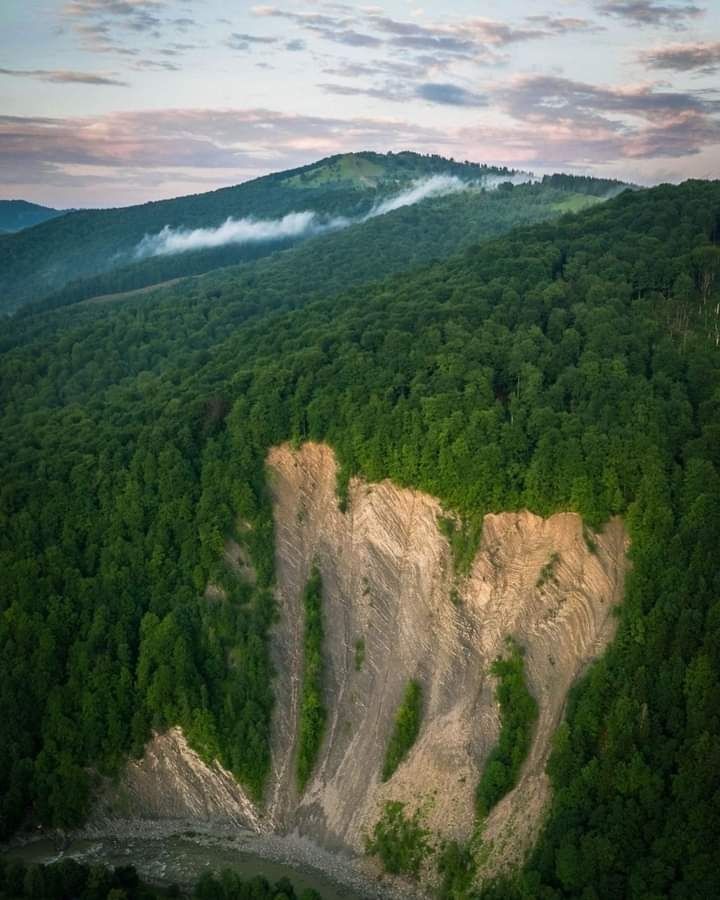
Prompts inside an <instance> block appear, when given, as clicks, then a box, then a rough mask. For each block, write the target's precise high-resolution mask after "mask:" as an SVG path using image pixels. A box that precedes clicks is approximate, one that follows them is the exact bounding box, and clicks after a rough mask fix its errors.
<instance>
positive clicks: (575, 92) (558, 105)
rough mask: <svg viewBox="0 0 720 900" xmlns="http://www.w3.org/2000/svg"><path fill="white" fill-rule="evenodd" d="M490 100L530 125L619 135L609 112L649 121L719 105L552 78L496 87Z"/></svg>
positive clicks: (648, 88)
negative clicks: (598, 128)
mask: <svg viewBox="0 0 720 900" xmlns="http://www.w3.org/2000/svg"><path fill="white" fill-rule="evenodd" d="M493 96H494V97H495V99H497V100H498V101H499V102H500V104H501V105H502V106H503V108H504V109H505V111H506V112H508V113H509V114H510V115H512V116H513V118H515V119H520V120H522V121H525V122H528V123H535V122H538V121H548V122H560V121H566V122H568V121H571V122H574V123H577V124H583V125H603V126H605V127H608V128H611V129H613V130H617V131H622V130H626V126H624V125H623V124H622V122H619V121H617V120H614V119H610V118H609V117H608V114H618V115H620V116H622V115H630V116H639V117H640V118H643V119H647V120H649V119H652V118H656V119H657V117H663V116H671V117H672V116H676V115H680V114H684V113H688V112H692V113H695V114H697V115H703V116H710V115H714V114H716V113H718V112H720V103H718V101H715V100H709V99H707V98H706V97H705V96H704V95H702V94H697V93H691V92H683V91H659V90H656V89H655V87H654V86H653V85H639V86H633V85H628V86H622V87H603V86H601V85H594V84H587V83H585V82H580V81H573V80H571V79H568V78H560V77H556V76H550V75H538V76H521V77H518V78H514V79H512V80H511V81H510V82H509V83H507V84H505V85H502V86H499V87H497V88H496V89H495V90H494V91H493Z"/></svg>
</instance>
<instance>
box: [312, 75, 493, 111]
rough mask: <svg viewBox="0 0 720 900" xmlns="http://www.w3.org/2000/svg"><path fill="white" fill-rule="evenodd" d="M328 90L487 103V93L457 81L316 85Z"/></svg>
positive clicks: (352, 94)
mask: <svg viewBox="0 0 720 900" xmlns="http://www.w3.org/2000/svg"><path fill="white" fill-rule="evenodd" d="M318 86H319V87H321V88H322V89H323V90H324V91H326V92H327V93H329V94H338V95H339V96H341V97H373V98H374V99H376V100H385V101H388V102H391V103H407V102H409V101H411V100H424V101H425V102H427V103H437V104H438V105H440V106H469V107H481V106H487V105H488V101H487V97H485V96H483V95H482V94H477V93H475V92H474V91H469V90H467V89H466V88H464V87H460V85H457V84H449V83H447V84H446V83H437V82H425V83H422V84H414V83H412V82H410V81H397V80H396V81H386V82H385V84H384V85H381V86H377V87H354V86H352V85H347V84H335V83H334V82H325V83H323V84H320V85H318Z"/></svg>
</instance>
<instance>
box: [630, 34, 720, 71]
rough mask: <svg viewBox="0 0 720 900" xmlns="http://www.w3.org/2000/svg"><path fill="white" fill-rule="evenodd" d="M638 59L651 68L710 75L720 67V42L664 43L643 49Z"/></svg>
mask: <svg viewBox="0 0 720 900" xmlns="http://www.w3.org/2000/svg"><path fill="white" fill-rule="evenodd" d="M638 59H639V60H640V62H642V63H644V64H645V65H646V66H648V68H651V69H672V70H673V71H675V72H698V73H700V74H703V75H711V74H713V73H714V72H717V70H718V68H720V42H717V43H714V44H711V43H696V44H666V45H664V46H662V47H654V48H652V49H650V50H643V51H642V52H641V53H640V54H638Z"/></svg>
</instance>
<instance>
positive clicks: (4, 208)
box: [0, 200, 66, 233]
mask: <svg viewBox="0 0 720 900" xmlns="http://www.w3.org/2000/svg"><path fill="white" fill-rule="evenodd" d="M65 214H66V213H65V210H62V209H51V208H50V207H49V206H40V205H39V204H37V203H28V202H27V200H0V233H3V232H12V231H22V229H23V228H30V227H31V226H33V225H39V224H40V223H41V222H46V221H48V220H49V219H55V218H57V217H58V216H63V215H65Z"/></svg>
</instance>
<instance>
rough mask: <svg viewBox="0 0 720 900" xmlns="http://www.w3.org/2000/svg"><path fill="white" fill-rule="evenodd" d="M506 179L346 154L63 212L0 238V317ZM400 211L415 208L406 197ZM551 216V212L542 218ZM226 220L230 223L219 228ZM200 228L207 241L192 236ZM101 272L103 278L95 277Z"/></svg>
mask: <svg viewBox="0 0 720 900" xmlns="http://www.w3.org/2000/svg"><path fill="white" fill-rule="evenodd" d="M512 177H513V173H512V172H511V171H510V170H507V169H496V168H488V167H486V166H480V165H477V164H474V163H455V162H453V161H451V160H446V159H443V158H442V157H437V156H421V155H419V154H413V153H401V154H388V155H384V156H383V155H380V154H370V153H366V154H349V155H345V156H340V157H331V158H329V159H328V160H323V161H321V162H319V163H317V164H315V165H312V166H306V167H303V168H301V169H296V170H291V171H289V172H280V173H277V174H274V175H269V176H266V177H263V178H259V179H256V180H254V181H250V182H246V183H245V184H241V185H238V186H236V187H231V188H223V189H221V190H218V191H213V192H211V193H207V194H198V195H194V196H190V197H181V198H178V199H175V200H165V201H160V202H157V203H147V204H143V205H141V206H134V207H127V208H123V209H112V210H82V211H78V212H73V213H69V214H67V215H66V216H64V217H63V218H62V220H61V221H57V222H48V223H46V224H45V225H43V226H42V227H41V228H38V229H35V230H34V231H33V232H32V233H27V234H20V235H9V236H5V237H2V238H0V296H1V297H2V300H1V301H0V312H2V311H5V312H10V311H12V310H14V309H16V308H18V307H20V306H22V305H24V304H26V303H29V302H37V301H39V300H42V299H43V298H45V297H47V296H48V295H50V294H54V293H56V292H58V291H61V290H62V289H63V288H64V286H65V285H66V284H68V282H78V281H80V283H79V284H73V286H72V287H71V288H70V291H71V293H72V296H82V297H89V296H92V295H93V292H94V294H95V295H98V294H105V293H112V292H115V291H123V290H128V289H134V288H138V287H144V286H147V285H150V284H153V283H159V282H162V281H166V280H169V279H172V278H176V277H178V276H184V275H194V274H199V273H202V272H207V271H210V270H212V269H215V268H218V267H221V266H228V265H232V264H236V263H240V262H244V261H248V260H252V259H255V258H257V257H259V256H264V255H267V254H269V253H272V252H274V251H276V250H278V249H282V248H284V247H288V246H291V245H292V244H293V243H296V242H298V241H301V240H304V239H306V238H308V237H311V236H313V235H314V234H317V233H320V232H323V231H326V230H331V231H332V230H336V229H337V228H340V227H344V226H346V225H348V224H352V223H353V222H354V221H361V220H363V219H364V218H365V217H367V216H370V215H375V214H378V213H381V212H383V210H384V207H383V206H382V204H383V202H386V203H387V202H391V201H393V200H394V199H397V198H398V197H400V196H402V195H403V192H406V193H407V192H412V191H413V188H414V186H417V185H418V184H420V185H423V184H424V185H428V184H429V183H430V182H431V180H432V179H436V182H433V183H431V184H430V188H429V190H430V192H431V193H430V196H433V193H432V191H433V190H434V191H435V194H434V195H435V196H440V195H441V194H443V193H448V194H450V193H451V192H457V190H458V187H460V186H462V185H463V184H467V185H469V186H470V185H472V186H474V190H473V191H472V192H469V193H472V194H474V199H475V201H476V203H479V202H481V196H480V186H482V185H485V186H487V187H489V188H492V187H494V186H496V185H497V184H498V183H500V182H501V181H502V180H503V179H506V178H507V179H510V178H512ZM519 177H521V178H526V177H527V176H524V175H522V176H519ZM437 179H440V181H439V182H437ZM433 185H434V187H433ZM547 187H548V190H549V191H550V190H551V192H552V193H553V194H554V201H553V202H555V203H559V202H560V200H568V199H569V198H570V199H572V198H571V195H572V196H573V197H577V195H582V196H583V197H585V196H587V197H592V198H596V197H598V196H603V195H605V194H606V193H607V192H608V191H611V190H613V189H617V187H618V185H617V184H616V183H614V182H606V181H601V180H598V181H594V180H592V179H575V180H574V181H573V180H571V183H568V184H559V183H558V184H556V183H553V184H550V183H548V185H547ZM541 190H542V186H541ZM421 197H422V193H421V194H419V195H418V198H421ZM516 199H517V201H519V200H520V197H518V198H516ZM406 202H409V203H412V202H415V200H414V199H413V197H412V196H411V197H410V198H408V199H407V201H406ZM533 205H534V201H533V203H531V206H533ZM551 205H552V203H551V202H550V201H549V200H548V207H550V206H551ZM497 211H498V212H499V213H500V215H499V217H498V228H497V229H496V231H495V233H497V232H498V231H500V230H506V228H507V227H509V224H508V223H510V224H514V223H516V222H517V221H521V220H522V219H519V216H521V215H522V213H521V211H520V210H519V209H516V210H515V212H514V213H511V214H510V215H503V214H502V212H501V211H500V209H499V207H498V208H497ZM555 213H556V211H555V210H554V209H550V208H548V209H547V210H546V211H545V217H547V216H549V215H552V214H555ZM229 218H231V219H232V220H233V222H234V223H235V224H232V223H230V224H229V225H228V223H227V220H228V219H229ZM537 218H538V215H537V210H536V209H534V208H531V209H530V210H528V212H527V215H526V219H525V221H534V220H537ZM223 223H225V229H226V233H227V239H224V238H223V237H222V234H218V235H217V236H216V235H215V234H212V233H211V234H208V233H207V232H208V231H210V232H213V231H215V230H217V229H221V228H222V227H223ZM238 223H239V224H238ZM198 229H205V230H206V231H205V232H204V233H202V234H200V235H198V234H197V233H196V234H195V236H194V237H193V236H192V233H193V232H196V231H197V230H198ZM188 235H191V236H190V237H188ZM473 237H474V236H473ZM178 248H180V249H178ZM175 251H177V252H175ZM180 251H182V252H180ZM101 273H107V274H104V275H103V277H100V278H92V276H98V275H100V274H101ZM85 279H90V282H89V284H88V283H83V280H85Z"/></svg>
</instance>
